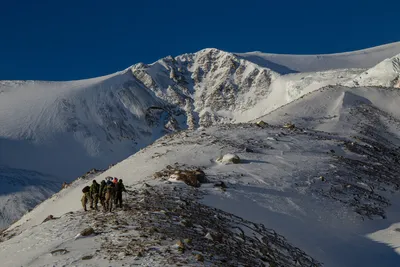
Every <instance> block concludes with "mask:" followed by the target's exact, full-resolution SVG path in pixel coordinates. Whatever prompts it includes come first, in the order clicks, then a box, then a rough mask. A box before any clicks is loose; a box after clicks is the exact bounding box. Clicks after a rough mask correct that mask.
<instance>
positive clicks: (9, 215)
mask: <svg viewBox="0 0 400 267" xmlns="http://www.w3.org/2000/svg"><path fill="white" fill-rule="evenodd" d="M0 184H1V187H0V229H1V228H4V227H6V226H8V225H9V224H10V223H12V222H13V221H15V220H18V219H19V218H20V217H21V215H22V214H24V213H25V212H26V211H28V210H31V209H33V208H34V207H35V206H36V205H38V204H39V203H40V202H42V201H44V200H46V199H47V198H49V196H51V195H52V194H54V193H55V192H58V191H59V190H60V188H61V183H60V182H59V181H57V179H56V178H55V177H52V176H49V175H44V174H41V173H38V172H34V171H28V170H19V169H13V168H8V167H5V166H0Z"/></svg>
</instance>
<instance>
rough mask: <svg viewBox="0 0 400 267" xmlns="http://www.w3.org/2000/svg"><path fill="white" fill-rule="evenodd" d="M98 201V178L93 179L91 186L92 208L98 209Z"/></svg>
mask: <svg viewBox="0 0 400 267" xmlns="http://www.w3.org/2000/svg"><path fill="white" fill-rule="evenodd" d="M98 201H99V184H98V183H97V182H96V180H93V183H92V185H91V186H90V208H91V209H95V210H98V209H97V202H98ZM93 204H94V206H93Z"/></svg>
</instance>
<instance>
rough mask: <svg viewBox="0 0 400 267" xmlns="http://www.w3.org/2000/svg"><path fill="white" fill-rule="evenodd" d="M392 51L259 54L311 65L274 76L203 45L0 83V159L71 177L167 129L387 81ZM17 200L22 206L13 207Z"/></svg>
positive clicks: (271, 68) (13, 211)
mask: <svg viewBox="0 0 400 267" xmlns="http://www.w3.org/2000/svg"><path fill="white" fill-rule="evenodd" d="M398 48H399V44H398V43H394V44H389V45H385V46H380V47H376V48H372V49H367V50H362V51H356V52H349V53H342V54H336V55H323V56H287V55H267V56H265V55H261V57H264V56H265V58H267V59H268V60H269V59H270V58H273V59H274V60H275V59H279V60H278V61H279V62H278V61H276V62H278V63H279V64H280V63H282V62H283V63H285V62H286V63H287V64H286V63H285V64H286V65H285V64H284V65H285V68H293V69H295V70H296V71H309V70H318V72H302V73H291V74H288V75H282V73H287V72H293V71H282V69H281V67H282V66H278V65H276V64H278V63H276V64H275V65H274V64H272V65H271V64H267V63H265V62H261V61H258V60H254V58H253V57H250V56H248V55H251V54H246V55H243V54H240V55H238V54H232V53H228V52H224V51H221V50H218V49H204V50H201V51H199V52H197V53H193V54H184V55H181V56H177V57H175V58H173V57H166V58H163V59H160V60H158V61H157V62H154V63H153V64H143V63H139V64H136V65H133V66H131V67H130V68H127V69H126V70H124V71H121V72H118V73H115V74H111V75H108V76H104V77H98V78H93V79H87V80H79V81H66V82H45V81H0V125H1V128H0V164H1V165H3V166H7V167H8V168H10V169H16V170H26V171H27V172H29V171H32V172H39V173H43V174H46V175H45V176H47V175H48V176H52V177H55V179H56V180H57V182H64V181H71V180H73V179H75V178H76V177H78V176H80V175H82V174H83V173H84V172H86V171H87V170H89V169H91V168H97V169H105V168H106V167H107V166H109V165H110V164H113V163H116V162H118V161H121V160H123V159H125V158H126V157H128V156H129V155H131V154H133V153H135V152H136V151H138V150H139V149H141V148H143V147H145V146H147V145H149V144H151V143H152V142H153V141H155V140H157V139H158V138H160V137H161V136H163V135H165V134H167V133H171V132H175V131H179V130H182V129H187V128H189V129H195V128H197V127H199V126H210V125H216V124H220V123H237V122H247V121H250V120H254V119H255V118H258V117H260V116H263V115H265V114H266V113H268V112H271V111H273V110H275V109H277V108H279V107H281V106H283V105H286V104H288V103H290V102H292V101H295V100H297V99H300V98H301V97H302V96H304V95H306V94H308V93H310V92H313V91H315V90H318V89H320V88H321V87H324V86H328V85H336V84H343V85H349V86H357V85H363V84H365V85H369V86H370V85H375V86H376V85H377V86H396V82H397V81H398V68H397V67H398V66H397V65H398V64H397V61H398V58H397V57H393V58H390V57H392V56H393V55H396V54H398V53H400V51H398ZM258 56H260V55H258ZM386 58H388V59H386ZM382 60H383V61H382ZM379 61H382V62H381V63H379ZM283 63H282V64H283ZM289 63H290V64H292V65H290V64H289ZM377 63H378V64H377ZM293 64H295V65H293ZM374 64H377V65H376V66H373V65H374ZM396 66H397V67H396ZM339 67H340V68H341V69H337V68H339ZM371 67H372V68H371ZM366 68H371V70H367V69H366ZM332 69H333V70H332ZM319 127H325V126H324V125H320V126H319ZM28 183H29V182H28ZM19 188H20V187H19ZM53 190H54V189H53V188H51V190H49V191H46V192H47V193H45V194H43V195H42V196H41V197H37V198H34V199H35V200H32V201H31V196H30V191H29V190H28V191H26V193H22V195H21V196H20V197H19V198H18V199H17V200H16V201H13V202H11V205H10V206H9V208H8V211H7V212H8V215H7V218H8V219H7V220H6V221H7V222H10V220H13V219H14V218H15V217H18V216H21V215H22V214H23V213H24V209H26V210H28V209H30V208H32V207H34V206H35V205H36V204H38V203H40V201H42V200H43V199H44V198H46V197H48V196H50V195H51V194H52V193H53V192H54V191H53ZM10 191H14V189H13V190H10ZM2 197H4V198H5V199H7V200H8V199H9V198H10V195H9V194H8V193H3V195H2ZM13 197H14V196H13ZM24 198H26V199H27V201H25V202H29V203H31V204H30V205H25V204H22V203H23V202H24ZM18 214H19V215H18ZM3 224H4V222H3Z"/></svg>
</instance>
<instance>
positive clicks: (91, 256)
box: [82, 255, 93, 260]
mask: <svg viewBox="0 0 400 267" xmlns="http://www.w3.org/2000/svg"><path fill="white" fill-rule="evenodd" d="M92 258H93V255H87V256H83V257H82V260H90V259H92Z"/></svg>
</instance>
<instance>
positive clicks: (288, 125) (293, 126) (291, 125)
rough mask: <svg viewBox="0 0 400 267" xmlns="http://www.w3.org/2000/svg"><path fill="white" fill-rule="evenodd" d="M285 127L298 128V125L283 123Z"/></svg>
mask: <svg viewBox="0 0 400 267" xmlns="http://www.w3.org/2000/svg"><path fill="white" fill-rule="evenodd" d="M283 128H287V129H294V128H296V126H295V125H294V124H293V123H286V124H285V125H283Z"/></svg>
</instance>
